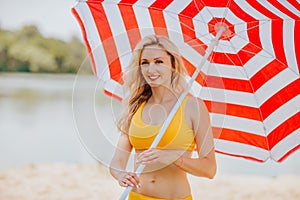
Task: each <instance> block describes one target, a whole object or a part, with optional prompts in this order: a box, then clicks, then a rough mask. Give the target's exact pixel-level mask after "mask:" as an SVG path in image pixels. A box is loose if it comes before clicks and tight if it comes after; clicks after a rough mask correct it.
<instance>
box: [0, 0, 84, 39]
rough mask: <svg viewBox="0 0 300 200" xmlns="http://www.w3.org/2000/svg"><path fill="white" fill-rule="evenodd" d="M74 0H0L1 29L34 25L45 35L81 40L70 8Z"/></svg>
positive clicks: (77, 25) (14, 28)
mask: <svg viewBox="0 0 300 200" xmlns="http://www.w3.org/2000/svg"><path fill="white" fill-rule="evenodd" d="M75 4H76V0H0V27H1V29H7V30H16V29H20V28H21V27H22V26H24V25H36V26H37V27H38V29H39V31H40V32H41V34H42V35H44V36H45V37H55V38H58V39H63V40H66V41H68V40H69V39H70V38H71V37H72V36H77V37H78V38H80V39H81V40H82V35H81V30H80V27H79V24H78V23H77V21H76V19H75V17H74V16H73V15H72V12H71V8H72V7H73V6H74V5H75Z"/></svg>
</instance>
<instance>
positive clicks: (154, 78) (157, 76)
mask: <svg viewBox="0 0 300 200" xmlns="http://www.w3.org/2000/svg"><path fill="white" fill-rule="evenodd" d="M159 77H160V75H152V76H148V78H149V79H150V80H151V81H155V80H157V79H158V78H159Z"/></svg>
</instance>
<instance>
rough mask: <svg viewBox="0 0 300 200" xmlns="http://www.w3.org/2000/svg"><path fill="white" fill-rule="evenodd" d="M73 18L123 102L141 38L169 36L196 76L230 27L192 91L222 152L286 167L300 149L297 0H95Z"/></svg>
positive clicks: (97, 68) (98, 71)
mask: <svg viewBox="0 0 300 200" xmlns="http://www.w3.org/2000/svg"><path fill="white" fill-rule="evenodd" d="M72 12H73V14H74V15H75V17H76V18H77V20H78V23H79V24H80V26H81V29H82V33H83V37H84V40H85V43H86V47H87V49H88V52H89V55H90V60H91V63H92V67H93V71H94V73H95V75H97V76H98V77H99V78H100V80H102V81H103V82H104V90H105V92H106V93H107V94H109V95H111V96H114V97H116V98H118V99H122V97H123V93H122V85H123V81H122V73H123V71H124V70H125V68H126V66H127V64H128V61H129V59H130V57H131V52H132V51H133V49H134V47H135V45H136V44H137V42H138V41H139V40H140V39H141V38H143V37H144V36H146V35H150V34H157V35H164V36H167V37H168V38H170V39H171V40H172V41H173V42H174V43H175V44H177V46H178V47H179V49H180V53H181V54H182V58H183V61H184V64H185V66H186V68H187V71H188V73H189V75H192V74H193V72H194V71H195V69H196V68H197V67H198V66H199V63H201V60H202V59H203V58H204V55H205V52H206V51H207V49H208V46H209V45H210V43H211V40H212V39H214V38H215V37H216V34H217V32H218V30H219V29H220V27H225V29H226V30H225V31H224V32H223V33H222V35H221V37H220V40H219V42H218V45H217V46H216V47H215V48H214V49H213V51H212V53H211V54H210V56H209V57H208V58H207V62H206V64H205V65H204V66H199V67H202V68H201V72H200V75H199V76H198V77H197V78H196V81H195V83H194V84H193V86H192V90H191V92H192V93H193V94H194V95H195V96H198V97H200V98H202V99H203V100H204V102H205V103H206V105H207V108H208V110H209V112H210V115H211V122H212V128H213V132H214V138H215V149H216V151H217V152H219V153H224V154H227V155H233V156H238V157H243V158H248V159H252V160H256V161H260V162H264V161H266V160H267V159H268V158H272V159H273V160H275V161H278V162H280V161H282V160H284V159H285V158H286V157H287V156H288V155H290V154H291V153H292V152H294V151H295V150H297V149H299V148H300V112H299V111H300V95H299V94H300V78H299V71H300V35H299V34H298V33H299V32H300V20H299V18H300V17H299V16H300V4H299V3H297V2H296V1H233V0H218V1H213V0H199V1H197V0H178V1H176V0H175V1H171V0H157V1H153V0H139V1H137V0H121V1H112V0H110V1H108V0H106V1H105V0H104V1H101V0H88V1H80V2H78V3H77V4H76V5H75V6H74V8H73V9H72Z"/></svg>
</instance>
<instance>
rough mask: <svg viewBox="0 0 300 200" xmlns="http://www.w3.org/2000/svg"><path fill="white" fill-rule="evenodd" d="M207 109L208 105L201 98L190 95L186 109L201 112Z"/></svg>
mask: <svg viewBox="0 0 300 200" xmlns="http://www.w3.org/2000/svg"><path fill="white" fill-rule="evenodd" d="M203 109H204V110H206V106H205V104H204V101H203V100H202V99H200V98H197V97H194V96H189V98H188V100H187V102H186V111H187V112H189V111H191V112H195V111H197V112H200V111H203Z"/></svg>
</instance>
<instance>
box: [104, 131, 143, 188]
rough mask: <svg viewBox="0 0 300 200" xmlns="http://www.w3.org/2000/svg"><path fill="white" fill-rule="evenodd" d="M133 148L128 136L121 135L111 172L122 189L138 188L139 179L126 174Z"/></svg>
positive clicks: (133, 175) (129, 173)
mask: <svg viewBox="0 0 300 200" xmlns="http://www.w3.org/2000/svg"><path fill="white" fill-rule="evenodd" d="M131 150H132V146H131V144H130V141H129V138H128V135H127V134H121V136H120V138H119V141H118V144H117V147H116V150H115V153H114V156H113V158H112V160H111V163H110V166H109V170H110V173H111V175H112V176H113V177H114V178H115V179H116V180H118V182H119V184H120V185H121V186H122V187H128V186H138V185H139V179H138V177H137V176H136V175H135V174H134V173H131V172H126V166H127V162H128V159H129V156H130V152H131Z"/></svg>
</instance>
